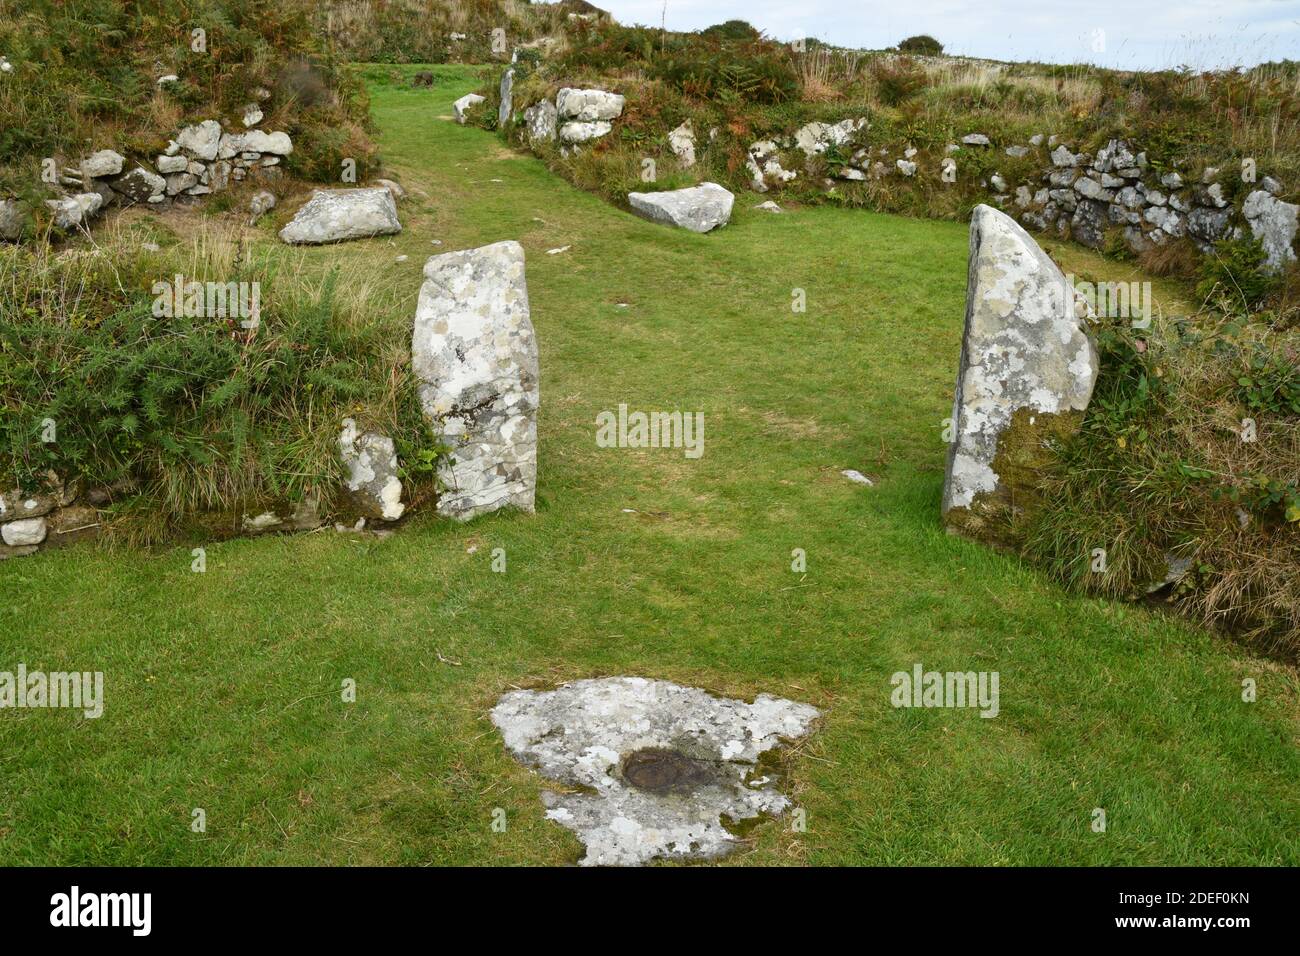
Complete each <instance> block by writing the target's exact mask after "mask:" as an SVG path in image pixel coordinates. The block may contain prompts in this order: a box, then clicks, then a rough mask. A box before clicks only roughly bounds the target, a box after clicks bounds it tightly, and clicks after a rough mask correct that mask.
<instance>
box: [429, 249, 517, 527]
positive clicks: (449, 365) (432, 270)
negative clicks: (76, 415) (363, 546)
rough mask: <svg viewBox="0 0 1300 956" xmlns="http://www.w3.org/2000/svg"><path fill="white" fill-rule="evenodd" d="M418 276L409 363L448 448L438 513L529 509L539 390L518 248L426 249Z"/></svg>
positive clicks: (434, 426)
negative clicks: (426, 256) (421, 279)
mask: <svg viewBox="0 0 1300 956" xmlns="http://www.w3.org/2000/svg"><path fill="white" fill-rule="evenodd" d="M424 280H425V281H424V285H423V286H421V288H420V300H419V304H418V305H417V306H416V311H415V330H414V334H413V336H412V340H411V365H412V368H413V369H414V371H415V376H416V379H417V381H418V382H419V396H420V406H421V409H422V411H423V413H424V417H425V420H426V421H427V422H428V423H429V425H430V428H431V429H432V431H433V433H434V435H435V437H437V438H438V439H440V440H441V442H442V443H443V444H444V445H447V446H449V447H450V449H451V450H450V452H449V453H448V455H447V456H446V458H444V460H443V463H442V465H441V467H440V469H439V472H438V477H439V478H440V479H441V482H442V484H443V486H444V490H443V492H442V495H441V497H440V498H439V499H438V506H437V510H438V513H439V514H440V515H443V516H445V517H449V518H456V519H459V520H462V521H463V520H468V519H469V518H473V517H475V516H476V515H480V514H484V513H486V512H489V511H496V510H497V509H499V508H504V507H506V506H511V505H512V506H514V507H516V508H520V509H522V510H524V511H532V510H533V497H534V492H535V490H536V484H537V405H538V401H539V391H538V370H537V340H536V337H535V336H534V335H533V325H532V322H531V321H530V320H529V317H528V286H527V284H526V283H525V281H524V250H523V248H522V247H521V246H520V245H519V243H517V242H495V243H493V244H492V245H489V246H483V247H481V248H478V249H468V250H465V251H463V252H449V253H446V254H444V255H440V256H433V257H432V258H430V259H429V261H428V262H426V263H425V264H424Z"/></svg>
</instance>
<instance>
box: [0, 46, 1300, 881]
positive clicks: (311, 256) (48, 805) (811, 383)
mask: <svg viewBox="0 0 1300 956" xmlns="http://www.w3.org/2000/svg"><path fill="white" fill-rule="evenodd" d="M411 69H413V68H411ZM387 72H388V68H383V69H382V70H376V75H383V74H386V73H387ZM408 72H409V69H408ZM435 73H436V76H437V84H436V85H435V86H434V88H433V89H432V90H414V89H409V88H404V87H402V86H397V85H388V84H384V83H378V84H376V85H374V86H373V87H372V96H373V109H374V115H375V118H376V120H377V123H378V126H379V129H380V133H379V140H380V145H381V148H382V151H383V153H384V155H385V157H386V159H387V162H388V165H389V168H390V170H391V171H393V172H394V173H395V174H396V175H397V177H398V178H400V179H401V181H402V182H403V183H404V185H405V186H406V188H407V189H408V191H409V192H410V194H411V195H410V198H409V199H408V200H407V202H406V203H405V204H403V206H402V209H401V213H402V218H403V222H404V224H405V229H404V231H403V232H402V234H401V235H400V236H397V237H394V238H393V239H392V240H391V241H390V240H387V239H384V240H370V241H365V242H358V243H351V244H348V245H345V246H335V247H327V248H320V249H293V250H287V251H286V252H285V253H284V254H285V255H287V256H291V257H296V258H299V259H301V262H302V268H303V269H304V270H317V269H319V270H322V271H323V270H325V269H326V268H327V267H328V266H329V265H330V264H331V263H333V262H336V261H341V260H343V261H347V262H348V263H350V264H351V265H352V266H353V267H356V266H358V265H360V266H361V267H363V268H364V269H365V270H366V272H367V273H368V275H369V276H370V279H371V281H372V282H373V283H374V284H375V287H376V289H377V290H378V291H379V292H381V293H382V294H378V295H376V299H375V308H376V309H377V310H380V311H381V312H382V315H381V316H379V318H382V319H383V320H385V321H391V322H392V323H393V326H394V327H395V328H398V327H403V328H409V322H410V317H411V316H412V315H413V313H414V307H415V299H416V295H417V292H418V289H419V285H420V281H421V274H420V270H421V267H422V265H423V262H424V260H425V259H426V258H427V256H428V255H430V254H432V253H434V252H438V251H449V250H453V249H459V248H466V247H472V246H478V245H483V244H485V243H489V242H495V241H498V240H502V239H517V240H518V241H519V242H521V243H522V244H523V246H524V248H525V250H526V252H527V256H528V285H529V293H530V299H531V305H532V319H533V323H534V326H535V327H536V330H537V334H538V339H539V342H540V347H541V367H542V385H541V388H542V406H541V413H540V456H539V478H538V507H537V513H536V514H535V515H529V516H525V515H521V514H498V515H493V516H490V517H488V518H486V519H482V520H479V521H476V522H473V523H472V524H469V525H464V526H459V525H453V524H450V523H447V522H441V521H436V520H433V519H431V518H417V519H415V520H413V521H412V522H410V523H409V524H408V525H407V526H406V527H404V528H403V529H402V530H401V531H400V532H399V533H398V534H396V535H394V536H392V537H390V538H388V539H386V540H382V541H380V540H375V539H366V538H356V537H353V536H348V535H339V534H335V533H334V532H333V531H330V532H322V533H319V534H314V535H307V536H299V537H269V538H260V539H251V540H237V541H230V542H226V543H220V544H215V543H214V544H211V545H210V546H209V547H208V551H207V571H206V573H203V574H196V573H193V572H192V571H191V570H190V564H191V560H192V559H191V556H190V551H189V548H190V546H189V545H186V546H185V547H178V548H175V549H173V550H167V551H162V552H158V553H150V554H140V553H114V554H110V553H102V552H99V551H96V550H93V549H89V548H73V549H67V550H64V551H61V552H55V553H52V554H49V555H45V556H40V557H37V558H34V559H27V560H14V561H6V562H4V563H2V564H0V651H2V652H3V653H2V654H0V670H12V669H14V668H15V667H16V665H17V664H18V662H20V661H21V662H25V664H26V665H27V667H28V669H29V670H31V669H44V670H65V669H74V668H75V669H84V670H102V671H104V672H105V675H106V704H105V713H104V716H103V717H102V718H101V719H99V720H85V719H83V718H82V717H81V716H80V715H73V714H71V713H68V712H58V711H35V710H33V711H12V710H9V711H3V712H0V860H3V861H4V862H6V863H30V864H35V863H44V864H90V863H95V864H347V863H391V864H415V865H425V864H564V863H570V862H572V861H574V860H576V859H577V858H578V856H579V855H580V850H581V848H580V846H579V844H578V842H577V840H576V838H575V837H574V836H573V835H572V834H570V833H569V831H567V830H565V829H563V828H562V827H560V826H559V825H557V824H554V823H550V822H547V821H545V820H543V818H542V812H543V810H542V805H541V803H540V801H539V799H538V792H539V790H540V789H541V787H542V781H540V780H539V779H537V778H536V777H534V776H533V775H532V774H530V773H529V772H527V771H525V770H524V769H522V768H521V767H519V766H518V765H517V764H516V763H515V762H514V761H513V760H512V759H511V758H510V757H509V756H507V755H506V753H505V752H504V750H503V748H502V746H501V741H500V738H499V736H498V734H497V733H496V731H495V730H494V728H493V727H492V725H491V724H490V722H489V721H488V719H487V712H488V710H489V709H490V708H491V706H492V705H493V704H494V702H495V701H496V699H497V697H498V696H499V695H500V694H501V693H502V692H503V691H505V690H508V689H510V688H512V687H516V686H542V685H545V684H550V683H552V682H556V681H560V680H564V679H570V678H576V677H584V676H599V675H615V674H634V675H642V676H647V677H656V678H667V679H671V680H675V681H678V682H680V683H685V684H690V685H696V686H702V687H706V688H709V689H711V690H714V691H718V692H722V693H726V694H730V695H740V696H745V697H751V696H752V695H754V694H757V693H760V692H770V693H775V694H778V695H784V696H789V697H793V698H795V699H798V700H803V701H807V702H810V703H813V704H815V705H817V706H819V707H822V708H824V709H825V711H826V717H825V719H824V721H823V722H822V724H821V726H820V728H819V730H818V732H817V733H816V734H815V735H814V736H813V737H812V738H810V740H809V742H808V743H807V744H806V745H805V746H803V747H801V748H800V749H799V750H798V752H797V753H794V754H792V755H791V756H790V757H789V759H788V760H787V762H786V768H785V769H786V774H787V778H786V780H785V789H786V792H788V793H791V794H792V795H794V796H795V798H796V799H797V801H798V802H799V804H800V805H801V806H802V807H804V808H805V809H806V811H807V821H808V828H807V831H806V832H792V831H791V830H790V829H789V826H788V822H787V821H785V820H782V821H768V822H765V823H763V824H761V825H759V826H758V827H756V828H755V829H753V830H752V831H750V832H749V833H748V835H747V845H746V847H745V849H744V850H742V851H741V852H739V853H737V854H735V855H734V856H733V857H731V858H730V859H729V860H727V861H725V862H726V863H728V864H789V863H808V864H891V865H893V864H1093V865H1111V864H1121V865H1122V864H1259V863H1263V864H1292V865H1294V864H1296V863H1298V862H1300V836H1298V828H1297V826H1296V823H1297V819H1298V817H1300V801H1298V800H1297V780H1298V779H1300V760H1297V751H1296V740H1297V681H1296V674H1295V672H1294V671H1292V670H1289V669H1287V668H1284V667H1282V666H1280V665H1277V664H1273V663H1268V662H1264V661H1260V660H1255V659H1251V658H1249V657H1248V656H1246V653H1245V652H1244V651H1242V650H1241V649H1240V648H1239V647H1237V646H1235V645H1233V644H1231V643H1228V642H1227V641H1225V640H1224V639H1222V638H1219V637H1215V636H1212V635H1210V634H1208V633H1206V632H1204V631H1201V630H1198V629H1196V628H1194V627H1192V626H1189V625H1188V624H1186V623H1184V622H1181V621H1179V620H1176V619H1174V618H1172V617H1170V616H1167V615H1163V614H1161V613H1158V612H1152V611H1148V610H1145V609H1140V608H1134V607H1129V606H1125V605H1122V604H1117V603H1112V602H1108V601H1101V600H1094V599H1084V598H1081V597H1076V596H1072V595H1069V594H1065V593H1063V592H1062V591H1061V590H1060V589H1059V588H1058V587H1057V586H1055V585H1054V584H1053V583H1052V582H1051V581H1049V580H1048V579H1046V578H1045V577H1044V576H1043V575H1041V574H1040V573H1037V572H1036V571H1034V570H1033V569H1031V568H1029V567H1026V566H1025V565H1023V564H1022V563H1021V562H1019V561H1017V560H1016V559H1014V558H1012V557H1008V556H1005V555H1001V554H995V553H993V552H991V551H989V550H986V549H985V548H983V547H981V546H979V545H976V544H973V543H970V542H966V541H963V540H959V539H955V538H952V537H949V536H948V535H946V534H945V533H944V531H943V529H942V528H941V527H940V524H939V520H938V519H939V516H938V505H939V497H940V489H941V484H942V479H943V463H944V455H945V448H946V446H945V445H944V444H943V442H942V440H941V436H940V429H941V423H942V421H943V419H944V418H945V417H947V416H948V415H949V413H950V405H951V401H952V388H953V380H954V377H955V373H956V365H957V357H958V344H959V336H960V331H961V322H962V314H963V302H964V293H965V282H966V252H967V230H966V227H965V226H964V225H963V224H957V223H946V222H925V221H915V220H908V219H901V218H892V217H888V216H881V215H873V214H869V213H863V212H858V211H850V210H839V209H833V208H803V209H798V210H795V211H793V212H791V213H789V214H787V215H783V216H773V215H770V214H767V213H763V212H758V211H754V210H753V209H752V208H751V207H752V206H753V205H754V204H755V203H756V202H758V201H759V198H761V197H759V198H756V197H753V196H750V195H741V196H738V197H737V204H736V211H735V214H734V216H733V218H732V222H731V225H730V226H729V227H727V228H726V229H724V230H722V231H721V232H719V233H717V234H714V235H707V236H698V235H694V234H691V233H687V232H684V231H680V230H672V229H667V228H664V227H661V226H655V225H652V224H650V223H647V222H643V221H641V220H639V219H636V218H634V217H632V216H631V215H629V214H627V213H625V212H622V211H620V210H618V209H615V208H612V207H610V206H608V205H606V204H604V203H602V202H601V201H600V200H598V199H596V198H595V197H593V196H590V195H588V194H585V193H582V192H578V191H576V190H574V189H573V188H571V187H570V186H568V185H567V184H566V183H565V182H563V181H562V180H560V179H558V178H557V177H556V176H555V175H553V174H552V173H550V172H549V171H548V170H547V169H545V168H544V167H543V166H542V165H541V164H540V163H539V162H538V161H536V160H534V159H532V158H530V157H527V156H523V155H518V154H515V153H512V152H510V151H508V150H506V149H505V148H504V147H503V146H502V145H501V144H500V142H499V141H498V140H497V139H495V138H494V137H493V136H491V135H489V134H487V133H484V132H482V131H480V130H477V129H473V128H462V127H459V126H457V125H455V124H454V123H452V122H450V121H449V119H448V117H449V116H450V113H451V102H452V100H453V99H455V98H456V97H458V96H460V95H461V94H462V93H464V92H466V91H468V90H470V89H472V88H473V87H474V86H475V85H476V80H475V79H474V78H473V77H472V75H471V71H469V70H467V69H465V68H460V67H438V68H435ZM495 180H499V182H498V181H495ZM260 235H262V236H263V237H264V239H265V241H267V242H270V241H272V239H273V234H272V232H271V227H270V226H264V227H263V231H262V233H260ZM435 238H436V239H441V240H442V241H443V243H444V245H442V246H441V247H437V248H435V247H434V246H432V245H431V244H430V240H431V239H435ZM565 245H571V246H572V248H571V249H570V250H569V251H568V252H565V253H562V254H559V255H547V254H546V250H547V249H552V248H556V247H559V246H565ZM399 254H407V255H409V257H410V258H409V260H408V261H407V262H404V263H397V262H396V261H395V258H396V256H397V255H399ZM1068 255H1069V256H1070V257H1072V259H1073V261H1071V262H1070V263H1069V265H1070V266H1071V267H1072V268H1075V269H1076V270H1078V271H1082V270H1083V269H1085V268H1087V267H1088V266H1089V265H1091V266H1093V267H1098V266H1097V263H1098V262H1099V260H1096V259H1095V257H1092V258H1090V257H1089V256H1088V254H1086V253H1081V252H1077V251H1073V252H1070V253H1068ZM795 288H801V289H804V290H805V291H806V294H807V311H806V313H803V314H797V313H792V311H791V308H790V303H791V296H792V290H793V289H795ZM1170 294H1172V293H1170ZM621 303H622V304H625V305H626V307H625V308H620V307H619V306H620V304H621ZM407 334H409V332H408V333H407ZM619 403H626V404H628V405H629V406H630V407H631V408H633V409H642V410H646V411H651V410H665V411H668V410H675V409H677V410H683V411H702V412H703V413H704V416H705V453H704V455H703V457H702V458H700V459H698V460H689V459H687V458H685V457H684V456H683V454H682V452H681V451H680V450H672V449H660V450H644V451H642V450H631V449H602V448H598V447H597V446H596V443H595V417H596V415H597V413H598V412H600V411H602V410H606V409H611V410H612V409H616V408H617V406H618V405H619ZM843 468H857V469H859V470H861V471H864V472H866V473H867V474H869V475H871V476H872V477H873V478H875V479H876V481H877V484H876V487H874V488H864V487H862V486H859V485H856V484H852V483H850V482H848V481H846V480H845V479H843V478H842V477H841V476H840V474H839V471H840V469H843ZM629 509H632V510H629ZM495 548H503V549H505V552H506V556H507V570H506V572H505V573H504V574H501V573H494V572H493V571H492V570H491V561H492V551H493V549H495ZM794 548H803V549H804V550H805V551H806V553H807V562H808V568H807V573H806V574H802V575H801V574H796V573H793V572H792V571H791V570H790V562H791V551H792V549H794ZM450 662H456V663H455V664H453V663H450ZM917 662H920V663H922V664H923V665H924V666H925V668H926V669H934V670H962V671H965V670H976V671H981V670H989V671H991V670H996V671H998V672H999V673H1000V675H1001V688H1000V689H1001V712H1000V714H999V715H998V716H997V718H996V719H992V720H988V719H981V718H980V717H979V716H978V714H977V712H975V711H974V710H907V709H894V708H893V707H891V705H890V692H891V690H892V688H891V686H890V682H889V679H890V675H891V674H892V673H894V672H895V671H899V670H911V668H912V666H913V664H915V663H917ZM1246 677H1253V678H1255V679H1256V680H1257V681H1258V688H1259V689H1258V701H1257V702H1255V703H1245V702H1243V701H1242V695H1241V683H1242V680H1243V678H1246ZM345 678H351V679H354V680H355V681H356V685H357V700H356V702H355V703H352V704H349V703H344V702H343V701H342V700H341V694H340V683H341V681H343V680H344V679H345ZM199 807H201V808H203V809H204V810H205V812H206V818H207V831H206V833H202V834H200V833H194V832H192V831H191V826H190V823H191V811H192V810H193V809H194V808H199ZM497 807H500V808H504V809H505V810H506V813H507V820H508V826H507V829H506V831H505V832H503V833H498V832H494V831H493V829H492V827H491V824H492V819H493V810H494V808H497ZM1097 807H1100V808H1104V809H1105V811H1106V814H1107V823H1108V826H1107V829H1106V831H1105V832H1104V833H1097V832H1093V830H1092V827H1091V823H1092V813H1093V809H1094V808H1097Z"/></svg>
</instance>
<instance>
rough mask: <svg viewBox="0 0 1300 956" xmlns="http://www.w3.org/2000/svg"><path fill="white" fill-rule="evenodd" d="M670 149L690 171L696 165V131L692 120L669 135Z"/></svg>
mask: <svg viewBox="0 0 1300 956" xmlns="http://www.w3.org/2000/svg"><path fill="white" fill-rule="evenodd" d="M668 147H669V149H671V150H672V151H673V155H674V156H676V157H677V161H678V162H679V163H681V164H682V166H683V167H684V168H686V169H690V168H691V167H692V166H694V165H695V131H694V130H693V129H692V128H691V121H690V120H687V121H686V122H684V123H683V124H682V125H681V126H679V127H677V128H676V129H675V130H673V131H672V132H670V133H669V134H668Z"/></svg>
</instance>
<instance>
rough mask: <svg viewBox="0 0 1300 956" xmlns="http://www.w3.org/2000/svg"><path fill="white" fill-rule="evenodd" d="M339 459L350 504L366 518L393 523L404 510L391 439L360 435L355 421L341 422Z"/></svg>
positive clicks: (372, 433) (371, 434)
mask: <svg viewBox="0 0 1300 956" xmlns="http://www.w3.org/2000/svg"><path fill="white" fill-rule="evenodd" d="M339 458H341V459H342V461H343V466H344V467H345V468H346V469H347V471H348V474H347V478H346V480H345V484H346V486H347V489H348V491H349V492H350V493H351V498H352V501H353V503H354V504H355V505H356V506H357V507H358V508H359V509H360V511H361V513H362V514H364V515H365V516H366V517H367V518H372V519H378V520H381V521H396V520H397V519H398V518H400V517H401V516H402V513H403V512H404V511H405V510H406V506H405V505H404V504H402V479H401V478H399V477H398V468H397V449H396V447H395V446H394V445H393V440H392V439H391V438H389V437H388V436H387V435H381V434H379V433H378V432H362V431H360V430H359V429H358V428H357V423H356V421H355V420H354V419H351V418H345V419H343V431H342V432H341V433H340V435H339Z"/></svg>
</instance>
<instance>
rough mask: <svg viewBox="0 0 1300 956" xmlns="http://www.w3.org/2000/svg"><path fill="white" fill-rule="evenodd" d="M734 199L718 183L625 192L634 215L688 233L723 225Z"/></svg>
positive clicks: (729, 217)
mask: <svg viewBox="0 0 1300 956" xmlns="http://www.w3.org/2000/svg"><path fill="white" fill-rule="evenodd" d="M735 199H736V197H735V196H733V195H732V194H731V193H730V192H728V191H727V190H725V189H723V188H722V187H721V186H719V185H718V184H717V183H700V185H698V186H690V187H688V188H686V189H672V190H669V191H667V192H656V193H628V194H627V201H628V203H629V204H630V205H631V207H632V211H633V212H635V213H637V215H639V216H643V217H644V218H646V219H649V220H651V221H652V222H661V223H664V224H665V225H669V226H680V227H681V228H683V229H689V230H690V231H691V232H708V231H710V230H711V229H716V228H717V227H718V226H725V225H726V224H727V222H728V221H729V220H730V219H731V206H732V203H734V202H735Z"/></svg>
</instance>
